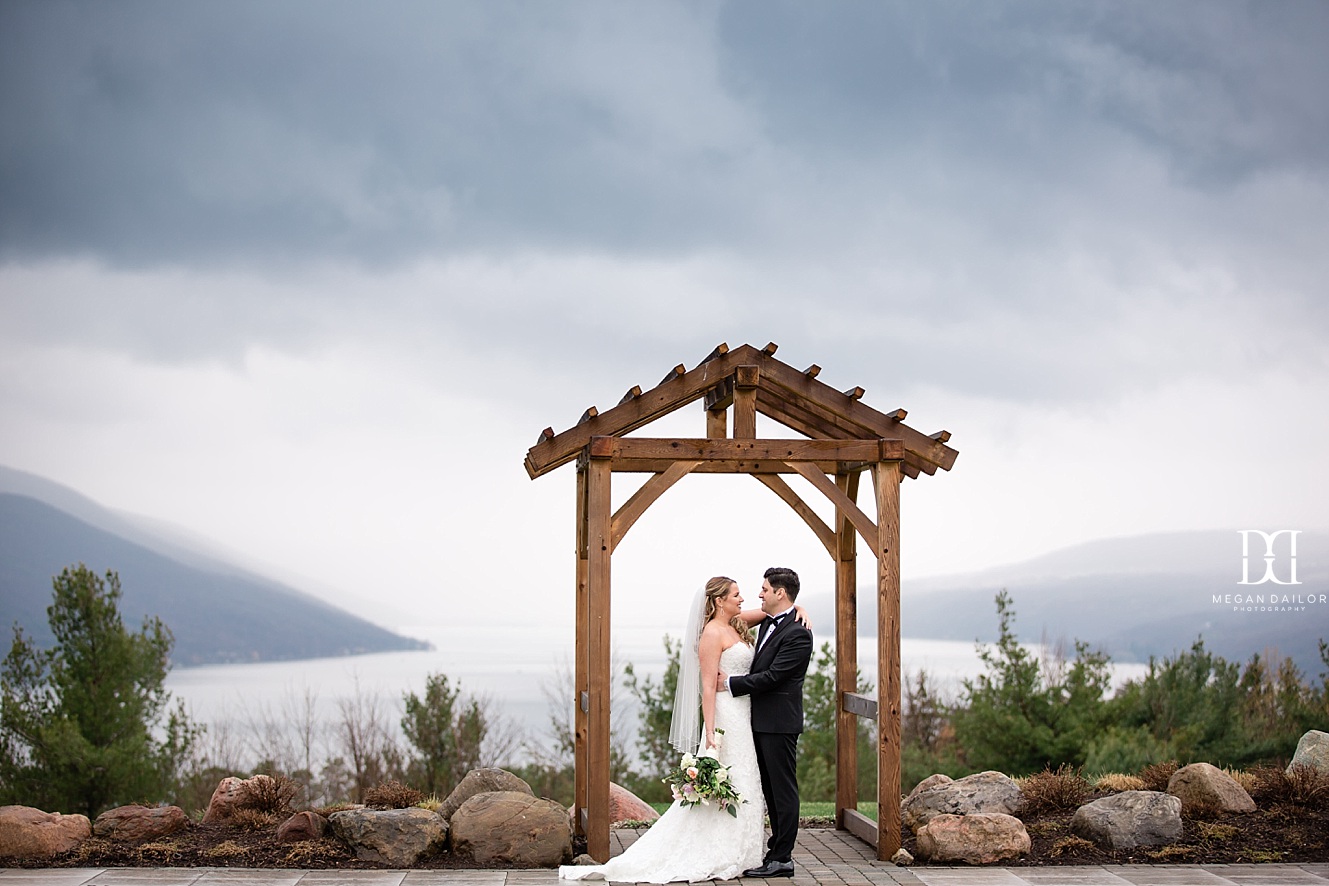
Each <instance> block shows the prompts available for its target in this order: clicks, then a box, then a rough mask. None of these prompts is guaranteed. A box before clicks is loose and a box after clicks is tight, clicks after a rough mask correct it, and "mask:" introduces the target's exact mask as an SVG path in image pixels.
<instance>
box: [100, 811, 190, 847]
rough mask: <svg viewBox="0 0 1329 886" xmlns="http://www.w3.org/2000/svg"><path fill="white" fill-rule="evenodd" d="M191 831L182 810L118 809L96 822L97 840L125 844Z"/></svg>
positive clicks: (186, 816)
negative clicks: (104, 839) (115, 841)
mask: <svg viewBox="0 0 1329 886" xmlns="http://www.w3.org/2000/svg"><path fill="white" fill-rule="evenodd" d="M187 827H189V816H188V815H185V811H184V810H183V809H181V808H180V807H179V806H118V807H116V808H115V809H108V810H106V811H105V812H103V813H102V814H101V815H99V816H97V820H96V821H95V822H93V825H92V832H93V833H94V834H96V835H97V836H98V837H105V838H106V839H108V840H117V841H119V842H122V843H144V842H146V841H148V840H155V839H157V838H158V837H165V836H166V835H167V834H174V833H175V832H176V831H179V830H183V829H184V828H187Z"/></svg>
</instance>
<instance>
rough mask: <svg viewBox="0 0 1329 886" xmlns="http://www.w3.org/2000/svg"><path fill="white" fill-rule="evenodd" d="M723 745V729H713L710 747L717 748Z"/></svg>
mask: <svg viewBox="0 0 1329 886" xmlns="http://www.w3.org/2000/svg"><path fill="white" fill-rule="evenodd" d="M723 746H724V730H723V729H717V730H715V740H714V741H712V742H711V747H713V748H716V749H717V750H718V749H719V748H721V747H723Z"/></svg>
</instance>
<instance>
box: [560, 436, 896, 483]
mask: <svg viewBox="0 0 1329 886" xmlns="http://www.w3.org/2000/svg"><path fill="white" fill-rule="evenodd" d="M587 445H588V446H589V447H590V451H591V454H592V456H593V457H602V458H613V459H632V458H638V459H659V458H663V459H674V460H676V461H726V460H729V461H733V460H742V461H755V460H773V461H784V462H805V461H806V462H811V461H815V462H827V461H848V462H858V461H870V462H877V461H880V460H881V458H882V457H883V455H882V454H883V453H887V454H886V455H885V457H886V458H900V457H901V453H902V450H901V447H900V441H898V440H792V439H791V440H772V439H761V440H716V439H711V438H708V437H693V438H684V437H680V438H671V437H594V438H592V439H591V440H590V441H589V443H588V444H587ZM827 482H828V483H829V482H830V481H829V480H828V481H827ZM831 485H832V487H834V484H831Z"/></svg>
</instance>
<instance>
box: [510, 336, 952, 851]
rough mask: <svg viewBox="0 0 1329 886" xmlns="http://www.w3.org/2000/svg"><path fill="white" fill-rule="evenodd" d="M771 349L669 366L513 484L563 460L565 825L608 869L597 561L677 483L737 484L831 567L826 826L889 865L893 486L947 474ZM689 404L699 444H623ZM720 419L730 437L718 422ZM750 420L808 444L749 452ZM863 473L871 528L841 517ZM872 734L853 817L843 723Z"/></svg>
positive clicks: (752, 442) (590, 419)
mask: <svg viewBox="0 0 1329 886" xmlns="http://www.w3.org/2000/svg"><path fill="white" fill-rule="evenodd" d="M775 351H776V346H775V345H774V344H768V345H767V346H766V347H765V348H762V349H760V350H758V349H756V348H753V347H751V346H749V345H743V346H742V347H739V348H735V349H734V350H730V349H729V347H728V346H727V345H724V344H721V345H720V346H718V347H717V348H716V349H715V350H714V351H712V352H711V354H710V355H709V356H708V357H707V358H706V359H705V360H703V361H702V362H701V364H700V365H698V366H697V367H696V368H694V369H692V370H688V369H686V367H684V366H683V365H682V364H679V365H678V366H676V367H674V368H673V369H672V370H670V371H669V374H668V375H666V376H665V377H664V379H663V380H662V381H661V382H660V383H659V384H658V385H656V386H655V387H654V388H651V389H650V390H648V391H645V392H643V391H642V389H641V388H640V387H633V388H632V389H631V390H629V391H628V392H627V394H625V395H624V396H623V399H622V400H621V401H619V403H618V405H617V406H615V407H614V408H613V409H610V410H607V411H606V412H604V413H600V412H598V411H597V410H596V408H595V407H594V406H592V407H591V408H590V409H587V410H586V412H585V414H583V415H582V417H581V420H580V421H578V422H577V424H576V426H575V427H572V428H570V429H568V430H566V431H563V432H562V433H560V434H555V433H554V431H553V429H552V428H546V429H545V430H544V431H543V432H542V433H541V435H540V439H539V441H538V442H537V443H536V444H535V445H534V446H532V447H531V449H530V451H529V452H527V454H526V472H527V473H528V474H530V476H531V478H532V479H534V478H536V477H539V476H542V475H544V474H546V473H548V472H550V471H552V470H554V469H555V468H557V467H559V466H560V465H564V464H567V463H568V462H570V461H573V460H574V459H575V460H576V462H577V596H576V609H577V641H576V666H575V671H576V676H575V679H576V687H575V691H576V698H575V699H574V704H575V710H576V716H575V730H576V734H575V736H574V739H575V748H576V750H575V756H576V799H575V801H574V809H575V813H576V814H575V815H574V821H575V823H576V827H577V829H578V832H579V833H584V834H585V835H586V839H587V851H588V852H589V853H590V855H591V856H592V857H594V858H595V859H596V860H597V861H601V862H604V861H607V860H608V858H609V695H610V685H609V683H610V674H611V670H610V663H609V654H610V643H609V612H610V607H609V603H610V593H609V588H610V560H611V557H612V555H613V552H614V548H615V547H617V546H618V543H619V542H620V541H622V539H623V536H624V535H625V534H626V533H627V531H628V529H630V528H631V527H632V524H633V523H635V522H636V521H637V519H638V518H640V517H641V515H642V514H643V513H645V511H646V509H647V508H648V507H650V505H651V504H652V503H653V502H655V501H656V499H658V498H659V497H660V496H661V495H662V494H664V492H665V491H666V490H667V489H669V487H670V486H672V485H674V483H676V482H678V481H679V480H680V479H682V478H683V477H684V476H686V475H687V474H690V473H693V472H697V473H726V474H751V475H752V476H753V477H754V478H756V479H757V481H759V482H760V483H762V484H763V485H765V486H766V487H767V488H769V489H770V490H771V491H772V492H774V493H775V494H776V495H778V496H779V497H780V498H781V500H783V501H784V502H785V503H786V504H788V505H789V506H790V507H791V508H793V510H794V512H795V513H797V514H798V516H799V517H801V518H802V519H803V521H804V522H805V523H807V525H808V527H809V528H811V529H812V531H813V532H814V533H816V535H817V538H819V539H820V540H821V542H822V544H823V545H825V546H826V551H827V552H828V553H829V554H830V555H831V559H832V560H833V561H834V562H835V646H836V694H837V696H838V697H839V698H840V712H839V716H838V718H837V722H836V732H837V746H836V747H837V758H836V773H837V782H836V802H835V805H836V810H837V811H836V823H837V825H838V826H840V827H842V828H845V829H847V830H849V831H852V832H853V833H854V834H856V835H858V836H859V837H861V838H862V839H864V840H866V841H867V842H869V843H871V844H873V845H874V846H876V848H877V857H878V858H880V859H889V858H890V857H891V856H892V855H894V854H895V851H896V850H897V849H899V848H900V751H901V747H900V544H899V540H900V483H901V481H902V480H903V478H904V477H917V476H918V475H919V474H933V473H936V471H937V469H938V468H941V469H943V470H949V469H950V468H951V466H952V465H953V464H954V463H955V458H956V455H957V454H958V453H957V452H956V451H955V450H954V449H951V448H950V447H949V446H947V445H946V442H947V440H948V439H949V438H950V434H949V433H947V432H946V431H939V432H937V433H935V434H931V435H926V434H922V433H919V432H918V431H915V430H914V429H912V428H910V427H909V426H908V425H906V424H904V418H905V412H904V410H903V409H897V410H896V411H894V412H891V413H882V412H878V411H876V410H875V409H871V408H869V407H868V406H866V405H864V404H863V403H862V400H861V398H862V396H863V389H862V388H851V389H850V390H848V391H843V392H842V391H837V390H835V389H834V388H832V387H830V386H828V385H826V384H823V383H822V382H819V381H817V378H816V377H817V374H818V372H820V368H819V367H817V366H815V365H814V366H810V367H808V368H807V369H805V370H801V371H800V370H797V369H794V368H793V367H792V366H789V365H788V364H786V363H782V362H781V361H779V360H777V359H775V357H774V354H775ZM703 398H704V405H705V408H706V436H705V437H704V438H697V439H690V438H689V439H659V438H646V437H625V436H623V435H625V434H627V433H629V432H631V431H634V430H637V429H638V428H641V427H643V426H644V425H647V424H649V423H650V422H652V421H654V420H655V419H657V418H659V417H661V416H663V415H666V414H667V413H670V412H673V411H674V410H676V409H679V408H680V407H682V406H685V405H687V404H688V403H691V402H693V401H696V400H701V399H703ZM731 410H732V412H733V422H732V433H730V428H731V426H730V421H729V412H730V411H731ZM759 412H760V413H761V414H762V415H765V416H767V417H769V418H772V419H774V420H775V421H777V422H779V423H780V424H782V425H784V426H786V427H788V428H790V429H792V430H794V431H796V432H798V433H800V434H802V435H804V437H805V438H808V439H788V440H786V439H778V440H776V439H768V440H759V439H756V418H757V413H759ZM620 471H627V472H638V473H649V474H652V475H653V476H651V477H650V478H649V479H647V481H646V482H645V483H644V484H643V485H642V486H641V488H640V489H638V490H637V492H636V493H635V494H634V495H632V496H631V497H630V498H629V499H628V500H627V501H626V502H625V503H624V504H623V505H622V506H621V507H620V508H619V509H618V510H617V511H613V510H612V507H611V504H610V478H611V477H612V475H613V474H614V473H615V472H620ZM865 471H866V472H868V473H870V474H871V478H872V487H873V491H874V497H875V502H876V520H875V521H874V520H873V519H872V518H870V517H868V515H867V514H865V513H864V512H863V511H862V510H860V509H859V507H858V504H857V499H858V489H859V481H860V479H861V477H862V475H863V473H864V472H865ZM781 474H799V475H801V476H803V477H805V478H806V479H807V480H808V482H809V483H811V484H812V486H813V487H814V488H815V489H817V490H818V491H819V492H821V493H822V494H823V495H825V496H826V497H827V498H828V499H829V500H830V501H831V503H832V504H834V506H835V519H834V525H832V526H827V525H826V523H825V522H824V521H822V519H821V518H820V517H819V516H818V515H817V514H816V512H815V511H813V510H812V508H810V507H808V505H807V504H806V503H805V502H804V501H803V500H802V499H800V498H799V497H798V494H797V493H796V492H795V491H794V490H793V489H792V488H790V486H789V485H788V484H787V483H785V481H784V479H783V478H782V477H781V476H780V475H781ZM856 534H857V535H861V536H862V537H863V540H864V541H865V542H866V544H867V548H868V550H870V551H871V552H872V555H873V557H874V558H875V559H876V565H877V595H878V604H877V613H878V615H877V620H878V624H877V686H878V699H877V700H873V699H871V698H868V697H866V696H863V695H860V694H858V692H857V689H858V687H857V685H856V683H855V678H856V673H857V661H858V617H857V588H856V582H857V567H856V554H857V546H856V538H855V535H856ZM858 717H867V718H870V719H876V720H877V721H878V730H877V733H878V736H879V739H878V755H879V760H878V769H877V803H878V820H877V822H876V823H875V824H874V823H873V822H872V821H871V819H869V818H867V817H865V816H863V815H861V814H860V813H859V812H858V808H857V807H858V789H857V774H858V755H857V747H858V746H857V742H856V740H855V738H856V729H855V727H856V726H857V718H858Z"/></svg>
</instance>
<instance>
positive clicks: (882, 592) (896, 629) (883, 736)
mask: <svg viewBox="0 0 1329 886" xmlns="http://www.w3.org/2000/svg"><path fill="white" fill-rule="evenodd" d="M900 480H901V475H900V463H899V462H898V461H882V462H881V463H880V464H878V465H877V466H876V467H874V468H873V469H872V486H873V490H874V492H875V493H876V499H877V541H876V548H877V551H878V557H877V741H878V745H877V749H878V759H877V834H878V842H877V858H878V859H880V860H881V861H888V860H890V858H891V856H892V855H894V854H895V853H896V851H897V850H899V848H900V767H901V756H902V755H903V751H904V748H903V746H902V744H901V734H900Z"/></svg>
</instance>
